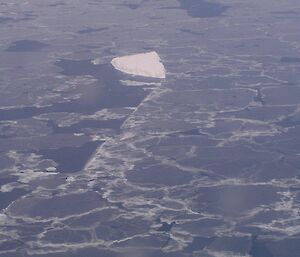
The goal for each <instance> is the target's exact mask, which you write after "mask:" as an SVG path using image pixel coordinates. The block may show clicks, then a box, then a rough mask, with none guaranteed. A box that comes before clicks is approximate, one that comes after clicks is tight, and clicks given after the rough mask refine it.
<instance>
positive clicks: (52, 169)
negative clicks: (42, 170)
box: [46, 167, 56, 172]
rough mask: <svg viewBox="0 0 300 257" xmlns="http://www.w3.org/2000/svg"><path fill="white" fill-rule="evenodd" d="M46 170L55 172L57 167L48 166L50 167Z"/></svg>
mask: <svg viewBox="0 0 300 257" xmlns="http://www.w3.org/2000/svg"><path fill="white" fill-rule="evenodd" d="M46 171H48V172H55V171H56V168H55V167H48V168H46Z"/></svg>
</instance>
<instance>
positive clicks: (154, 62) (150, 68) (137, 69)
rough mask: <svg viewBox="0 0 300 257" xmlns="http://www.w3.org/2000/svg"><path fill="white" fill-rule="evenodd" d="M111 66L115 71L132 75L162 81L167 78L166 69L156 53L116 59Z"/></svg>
mask: <svg viewBox="0 0 300 257" xmlns="http://www.w3.org/2000/svg"><path fill="white" fill-rule="evenodd" d="M111 64H112V65H113V66H114V68H115V69H117V70H119V71H122V72H124V73H127V74H131V75H137V76H143V77H151V78H160V79H164V78H165V77H166V71H165V67H164V65H163V64H162V63H161V61H160V57H159V55H158V54H157V53H156V52H149V53H141V54H134V55H128V56H122V57H116V58H114V59H112V61H111Z"/></svg>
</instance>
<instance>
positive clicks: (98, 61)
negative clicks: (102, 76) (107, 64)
mask: <svg viewBox="0 0 300 257" xmlns="http://www.w3.org/2000/svg"><path fill="white" fill-rule="evenodd" d="M91 63H92V64H94V65H99V64H100V63H101V60H100V58H96V59H94V60H91Z"/></svg>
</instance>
